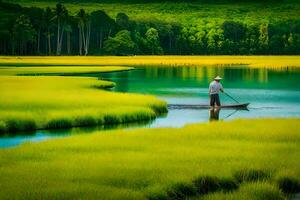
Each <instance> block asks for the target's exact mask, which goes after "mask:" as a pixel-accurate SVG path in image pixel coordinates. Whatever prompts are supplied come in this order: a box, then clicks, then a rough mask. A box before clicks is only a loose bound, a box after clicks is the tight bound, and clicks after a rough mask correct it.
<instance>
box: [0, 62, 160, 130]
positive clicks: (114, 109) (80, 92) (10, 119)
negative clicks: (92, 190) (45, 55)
mask: <svg viewBox="0 0 300 200" xmlns="http://www.w3.org/2000/svg"><path fill="white" fill-rule="evenodd" d="M129 69H131V68H128V67H3V68H0V74H1V76H0V91H1V97H0V133H11V132H18V131H31V130H35V129H51V128H68V127H78V126H95V125H103V124H119V123H125V122H133V121H143V120H151V119H153V118H155V117H156V116H157V115H159V114H161V113H162V112H166V103H165V102H163V101H161V100H158V99H157V98H155V97H152V96H147V95H138V94H122V93H114V92H109V91H105V90H103V89H104V88H109V87H113V86H114V85H115V84H114V83H112V82H108V81H103V80H97V79H95V78H87V77H57V76H14V75H13V74H33V75H36V74H38V75H41V74H44V75H47V74H48V73H49V74H53V73H54V74H70V73H71V74H74V73H75V74H76V73H91V72H99V73H100V72H108V71H120V70H129ZM9 75H11V76H9Z"/></svg>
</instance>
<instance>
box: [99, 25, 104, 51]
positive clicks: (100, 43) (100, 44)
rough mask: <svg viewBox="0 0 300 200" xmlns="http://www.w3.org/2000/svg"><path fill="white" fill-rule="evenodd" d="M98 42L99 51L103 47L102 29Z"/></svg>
mask: <svg viewBox="0 0 300 200" xmlns="http://www.w3.org/2000/svg"><path fill="white" fill-rule="evenodd" d="M99 39H100V40H99V47H100V49H102V47H103V44H102V43H103V42H102V41H103V32H102V29H101V30H100V38H99Z"/></svg>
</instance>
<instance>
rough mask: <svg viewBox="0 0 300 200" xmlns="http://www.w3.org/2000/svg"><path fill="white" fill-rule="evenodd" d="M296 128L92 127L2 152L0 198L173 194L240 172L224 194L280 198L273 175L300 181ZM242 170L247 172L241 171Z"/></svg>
mask: <svg viewBox="0 0 300 200" xmlns="http://www.w3.org/2000/svg"><path fill="white" fill-rule="evenodd" d="M299 126H300V120H299V119H260V120H236V121H231V122H212V123H205V124H194V125H187V126H185V127H184V128H159V129H135V130H118V131H107V132H95V133H93V134H90V135H76V136H71V137H68V138H62V139H54V140H49V141H44V142H40V143H34V144H30V143H27V144H23V145H21V146H19V147H16V148H11V149H2V150H0V163H1V164H0V186H1V193H0V199H146V198H149V197H151V198H153V199H155V198H159V197H160V198H161V199H164V198H165V197H166V196H167V195H172V194H173V195H174V194H176V190H172V188H177V191H178V190H180V187H178V184H179V183H187V185H191V184H192V183H195V182H193V180H194V181H195V180H197V178H198V177H205V176H212V177H214V176H215V177H217V178H227V179H232V180H235V179H237V177H244V182H242V183H241V185H240V187H239V189H237V190H235V191H234V192H233V193H232V194H225V193H224V194H223V193H218V194H217V195H219V196H220V197H223V198H222V199H224V198H225V197H226V196H228V195H229V197H228V198H229V199H239V198H237V197H241V196H243V195H242V194H243V193H244V194H245V195H244V196H245V198H243V199H264V200H265V199H270V198H264V197H266V193H268V192H269V193H270V191H271V193H274V195H273V197H276V198H277V199H280V198H281V197H282V196H283V192H282V191H281V190H280V189H279V186H278V184H277V183H278V181H277V180H278V179H280V178H281V177H291V178H293V179H295V180H296V181H298V182H299V180H300V169H299V162H300V130H299V128H298V127H299ZM245 169H248V171H247V170H245ZM241 170H242V171H244V172H245V173H244V174H246V175H247V176H245V175H243V176H239V175H238V174H243V173H240V172H239V171H241ZM251 170H252V171H253V172H251ZM237 172H238V173H237ZM247 173H248V174H247ZM245 177H246V178H245ZM198 180H199V178H198ZM237 180H240V179H237ZM256 180H258V181H259V182H257V183H253V182H252V181H254V182H255V181H256ZM175 185H177V187H174V186H175ZM181 185H182V184H181ZM198 189H199V188H198ZM170 191H173V192H174V193H171V192H170ZM258 193H263V194H262V195H260V196H258V197H257V196H256V194H258ZM230 195H231V196H230ZM198 196H199V195H198ZM195 198H197V195H195ZM211 198H213V197H211ZM276 198H273V199H276ZM213 199H215V198H213ZM217 199H219V198H217Z"/></svg>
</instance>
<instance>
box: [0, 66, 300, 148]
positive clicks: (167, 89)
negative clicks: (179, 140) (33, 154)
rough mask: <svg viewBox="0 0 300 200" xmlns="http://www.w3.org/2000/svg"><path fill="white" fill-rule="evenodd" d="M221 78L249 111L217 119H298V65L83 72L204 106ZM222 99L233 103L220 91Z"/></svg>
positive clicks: (175, 113)
mask: <svg viewBox="0 0 300 200" xmlns="http://www.w3.org/2000/svg"><path fill="white" fill-rule="evenodd" d="M216 75H219V76H221V77H223V80H222V81H221V83H222V84H223V86H224V88H225V91H226V92H227V93H228V94H230V95H231V96H232V97H234V98H235V99H236V100H237V101H238V102H241V103H250V105H249V107H248V110H232V109H221V110H220V112H219V113H218V118H219V120H232V119H237V118H266V117H268V118H269V117H300V104H299V102H300V82H299V80H300V69H297V68H280V69H267V68H251V67H247V66H242V65H236V66H228V67H226V66H214V67H211V66H210V67H205V66H201V67H199V66H176V67H175V66H172V67H171V66H170V67H162V66H148V67H147V66H146V67H138V68H136V69H135V70H131V71H124V72H112V73H102V74H85V75H82V76H92V77H98V78H99V79H105V80H110V81H113V82H115V83H116V84H117V85H116V87H115V88H113V89H112V90H113V91H117V92H126V93H142V94H151V95H155V96H157V97H158V98H161V99H163V100H165V101H167V102H168V103H169V104H187V105H191V104H208V100H209V98H208V85H209V83H210V82H211V81H212V80H213V78H214V77H215V76H216ZM220 98H221V103H223V104H235V102H234V101H233V100H232V99H231V98H229V97H228V96H226V95H224V94H221V95H220ZM211 117H212V115H211V113H210V112H209V110H208V109H170V110H169V112H168V114H167V115H166V116H161V117H159V118H157V119H156V120H154V121H152V122H148V123H145V122H144V123H137V124H126V125H119V126H112V127H111V126H110V127H93V128H73V129H68V130H54V131H46V130H39V131H36V132H33V133H26V134H17V135H13V136H5V137H1V138H0V148H5V147H12V146H16V145H18V144H21V143H23V142H28V141H30V142H36V141H42V140H45V139H49V138H56V137H66V136H68V135H72V134H82V133H92V132H94V131H96V130H107V129H115V128H136V127H149V128H150V127H151V128H152V127H182V126H184V125H185V124H188V123H197V122H207V121H209V120H210V119H211Z"/></svg>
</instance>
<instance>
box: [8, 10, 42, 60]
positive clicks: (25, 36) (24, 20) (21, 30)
mask: <svg viewBox="0 0 300 200" xmlns="http://www.w3.org/2000/svg"><path fill="white" fill-rule="evenodd" d="M35 34H36V31H35V30H34V28H33V25H32V23H31V22H30V19H29V17H28V16H26V15H21V16H20V17H19V18H17V20H16V21H15V23H14V25H13V27H12V38H13V43H12V45H13V48H12V49H13V54H14V53H15V49H18V50H19V51H18V52H16V53H18V54H20V55H24V54H27V50H28V49H27V47H28V43H32V42H34V37H35Z"/></svg>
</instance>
